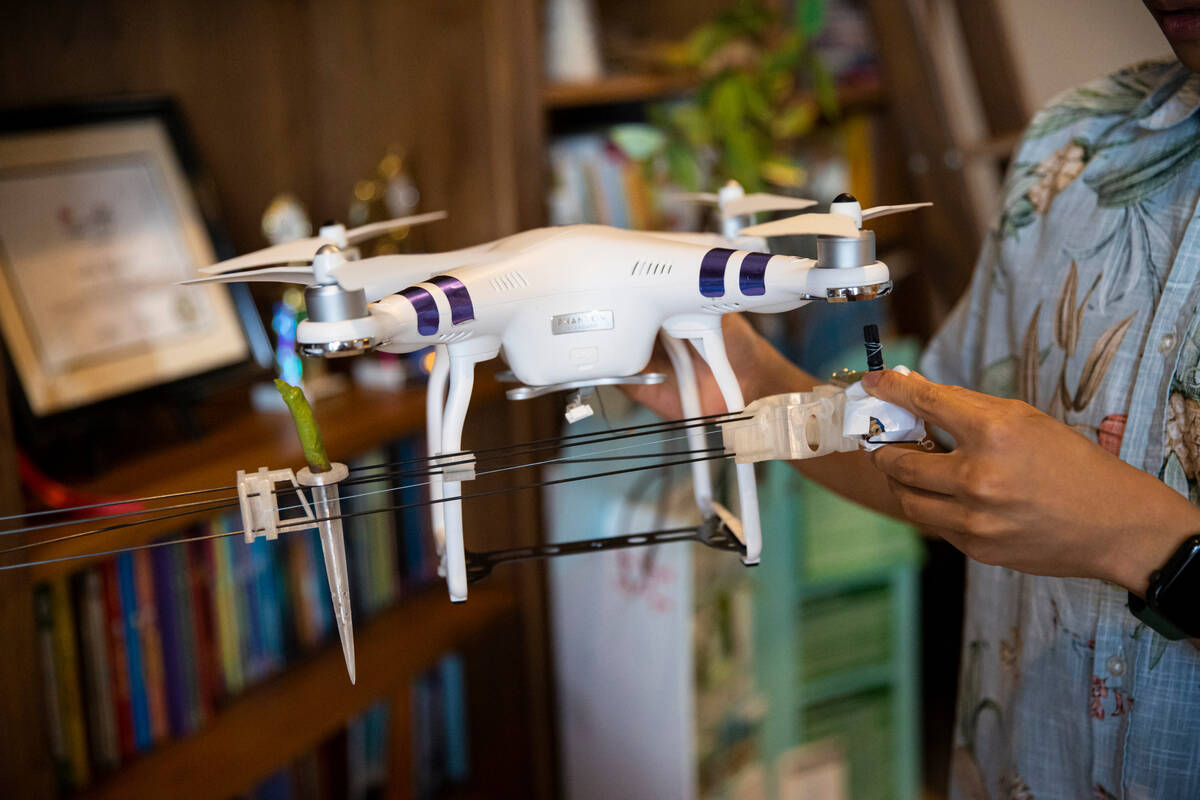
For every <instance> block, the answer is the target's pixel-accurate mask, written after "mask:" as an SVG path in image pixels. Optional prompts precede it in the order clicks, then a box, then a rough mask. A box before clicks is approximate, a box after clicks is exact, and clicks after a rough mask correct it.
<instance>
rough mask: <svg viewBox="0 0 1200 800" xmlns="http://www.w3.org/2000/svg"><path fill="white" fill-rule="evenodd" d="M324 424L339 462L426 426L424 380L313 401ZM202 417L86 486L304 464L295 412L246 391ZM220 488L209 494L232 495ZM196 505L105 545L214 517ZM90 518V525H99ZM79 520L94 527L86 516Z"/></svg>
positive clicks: (486, 383) (68, 564)
mask: <svg viewBox="0 0 1200 800" xmlns="http://www.w3.org/2000/svg"><path fill="white" fill-rule="evenodd" d="M480 372H481V374H480V376H479V380H477V381H476V389H475V394H474V396H473V398H472V400H473V402H472V406H473V409H474V413H475V414H476V415H480V416H485V417H486V416H490V415H491V414H494V413H497V408H496V403H497V401H498V400H502V397H503V395H502V390H501V388H500V385H499V384H498V383H496V382H495V381H494V380H491V379H490V378H487V377H485V376H484V375H483V374H482V372H483V371H482V370H481V371H480ZM313 411H314V414H315V416H316V418H317V424H318V425H320V426H321V433H322V436H323V438H324V440H325V445H326V447H327V448H328V450H329V456H330V458H331V459H332V460H335V461H336V460H345V459H348V458H350V457H352V456H354V455H356V454H358V453H361V452H363V451H364V450H366V449H368V448H369V447H371V446H372V445H374V444H376V443H378V442H384V441H388V440H390V439H395V438H397V437H399V436H402V435H404V434H407V433H413V432H416V431H420V430H422V429H423V427H424V424H425V386H424V384H418V385H415V386H409V387H406V388H405V389H403V390H401V391H399V392H382V391H372V390H367V389H360V388H357V387H353V388H351V389H349V390H348V391H346V392H343V393H341V394H337V395H334V396H332V397H329V398H327V399H325V400H322V401H321V402H318V403H316V404H314V406H313ZM202 413H203V416H204V418H205V419H206V420H207V421H208V432H207V433H206V434H205V435H204V436H202V437H200V438H199V439H195V440H192V441H186V442H183V443H180V444H177V445H173V446H170V447H166V448H162V449H159V450H155V451H153V452H151V453H150V454H148V455H146V456H144V457H141V458H136V459H133V460H131V461H128V462H126V463H124V464H121V465H120V466H118V467H116V468H114V469H110V470H109V471H107V472H106V473H105V474H104V475H103V476H102V477H101V478H99V479H97V480H95V481H92V482H90V483H88V484H87V485H86V486H84V487H83V488H85V489H87V490H89V491H92V492H95V493H97V494H101V495H105V496H111V497H114V498H124V497H150V496H154V495H160V494H168V493H171V492H182V491H189V490H192V489H201V488H210V487H218V486H231V485H232V484H233V482H234V479H235V476H236V475H237V471H238V470H239V469H244V470H247V471H253V470H257V469H258V468H259V467H270V468H272V469H276V468H280V467H288V466H291V467H294V468H297V469H298V468H299V467H300V466H303V464H304V456H303V453H302V452H301V449H300V441H299V438H298V437H297V436H296V429H295V425H294V424H293V422H292V418H291V416H290V415H289V414H287V413H286V412H284V411H282V410H281V411H280V412H278V413H271V412H267V413H259V412H253V411H250V410H249V404H248V403H247V402H246V400H245V398H244V397H241V396H240V395H239V396H237V397H235V398H227V399H225V400H223V401H220V402H216V403H214V404H212V405H209V406H207V407H206V408H205V409H204V410H203V412H202ZM230 494H232V491H231V492H226V493H224V494H221V493H214V494H213V495H206V496H203V497H202V498H182V499H181V500H182V501H184V502H186V501H188V500H193V499H208V498H209V497H221V496H228V495H230ZM211 513H212V512H211V511H207V512H206V511H203V510H201V511H197V512H196V513H195V514H194V515H192V516H191V517H180V518H176V519H170V520H166V521H164V522H161V523H154V524H146V525H138V526H136V527H132V528H124V529H120V530H115V531H111V532H108V533H104V534H101V536H103V537H104V549H115V548H119V547H128V546H131V545H137V544H144V543H145V542H149V541H152V540H154V539H156V538H158V537H161V536H162V535H164V534H165V533H168V532H171V531H175V530H179V529H180V528H181V527H183V526H184V525H186V524H187V523H188V521H189V520H191V519H198V518H201V517H203V516H205V515H211ZM94 525H95V523H91V524H90V526H94ZM80 526H81V527H82V528H84V529H86V528H87V527H89V523H88V522H87V520H82V521H81V522H80ZM96 549H98V548H97V546H96V545H95V544H94V543H93V542H91V541H88V537H83V538H80V539H74V540H71V541H66V542H60V543H57V544H54V545H49V546H47V547H43V548H40V549H39V550H38V558H39V559H52V558H62V557H68V556H76V555H81V554H83V553H87V552H90V551H93V550H96ZM90 561H91V559H85V558H78V559H72V560H70V561H60V562H58V563H54V564H42V565H39V566H35V567H32V568H31V569H30V570H29V572H30V576H31V578H32V579H33V580H34V582H38V581H42V580H49V579H51V578H54V577H56V576H58V575H63V574H67V573H70V572H74V571H76V570H78V569H81V568H82V567H84V566H87V564H88V563H89V562H90Z"/></svg>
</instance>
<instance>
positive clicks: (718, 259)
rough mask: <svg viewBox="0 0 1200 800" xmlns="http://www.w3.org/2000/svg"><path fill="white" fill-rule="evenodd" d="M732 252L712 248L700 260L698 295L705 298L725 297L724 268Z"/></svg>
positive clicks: (721, 248)
mask: <svg viewBox="0 0 1200 800" xmlns="http://www.w3.org/2000/svg"><path fill="white" fill-rule="evenodd" d="M731 255H733V251H732V250H730V249H729V248H728V247H714V248H713V249H712V250H709V251H708V252H707V253H705V254H704V258H702V259H700V294H702V295H704V296H705V297H723V296H724V295H725V266H726V265H727V264H728V263H729V257H730V256H731Z"/></svg>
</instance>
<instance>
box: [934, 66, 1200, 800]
mask: <svg viewBox="0 0 1200 800" xmlns="http://www.w3.org/2000/svg"><path fill="white" fill-rule="evenodd" d="M1198 107H1200V75H1195V74H1193V73H1191V72H1189V71H1188V70H1187V69H1186V68H1185V67H1183V66H1182V65H1181V64H1179V63H1178V62H1177V61H1168V62H1153V63H1146V64H1139V65H1136V66H1133V67H1129V68H1127V69H1124V70H1122V71H1120V72H1117V73H1115V74H1113V75H1111V76H1109V77H1107V78H1105V79H1103V80H1100V81H1097V82H1094V83H1091V84H1087V85H1085V86H1082V87H1080V88H1078V89H1074V90H1072V91H1069V92H1067V93H1065V94H1063V95H1061V96H1060V97H1058V98H1057V99H1055V100H1054V101H1053V102H1052V103H1051V104H1050V105H1049V106H1048V107H1047V108H1045V109H1044V110H1042V111H1041V112H1039V113H1038V114H1037V115H1036V116H1035V117H1034V119H1033V121H1032V123H1031V125H1030V128H1029V130H1028V131H1027V133H1026V135H1025V138H1024V140H1023V142H1022V144H1021V145H1020V147H1019V148H1018V150H1017V152H1016V155H1015V160H1014V163H1013V165H1012V168H1011V169H1010V172H1009V176H1008V179H1007V181H1006V186H1005V198H1004V208H1003V210H1002V212H1001V214H1000V218H999V221H998V224H997V225H996V227H995V228H994V229H993V230H992V231H991V232H990V233H989V235H988V236H987V240H986V242H985V244H984V247H983V252H982V254H981V255H980V259H979V262H978V265H977V267H976V272H975V276H974V278H973V281H972V284H971V288H970V290H969V291H968V293H967V294H966V296H964V297H963V299H962V300H961V301H960V302H959V304H958V306H957V307H956V308H955V310H954V312H953V314H952V315H951V317H950V319H949V321H948V322H947V324H946V326H945V328H944V329H943V330H942V331H941V332H940V333H939V334H938V335H937V337H935V339H934V341H933V342H932V343H931V345H930V348H929V350H928V351H927V353H926V355H925V358H924V360H923V363H922V368H923V371H924V372H925V374H926V375H928V376H929V377H930V378H932V379H934V380H938V381H941V382H944V383H953V384H958V385H961V386H966V387H969V388H971V389H975V390H978V391H983V392H988V393H990V394H993V395H999V396H1007V397H1018V398H1020V399H1022V400H1025V401H1026V402H1028V403H1031V404H1033V405H1035V406H1037V407H1038V408H1040V409H1042V410H1043V411H1045V412H1046V413H1048V414H1051V415H1052V416H1054V417H1057V418H1058V419H1060V420H1062V421H1063V422H1065V423H1067V424H1068V425H1071V426H1073V427H1074V428H1075V429H1076V430H1078V431H1080V432H1082V433H1084V434H1085V435H1087V436H1090V437H1093V438H1095V439H1096V440H1097V441H1098V442H1099V443H1100V444H1101V445H1102V446H1103V447H1105V448H1106V449H1108V450H1109V451H1111V452H1113V453H1116V454H1118V455H1119V456H1120V457H1121V458H1122V459H1123V460H1125V461H1126V462H1128V463H1129V464H1132V465H1134V466H1136V467H1138V468H1140V469H1143V470H1146V471H1147V472H1151V473H1153V474H1155V475H1157V476H1159V477H1160V478H1161V479H1162V480H1163V481H1165V482H1166V483H1167V484H1169V485H1170V486H1171V487H1172V488H1174V489H1176V490H1177V491H1179V492H1181V493H1182V494H1184V495H1187V496H1188V497H1190V498H1191V499H1192V501H1193V502H1200V484H1198V481H1197V476H1198V473H1200V402H1198V401H1200V325H1197V324H1196V323H1197V318H1198V315H1197V313H1196V312H1197V310H1198V303H1200V205H1198V201H1200V113H1197V108H1198ZM1062 468H1063V469H1064V470H1069V469H1071V465H1070V464H1066V463H1064V464H1063V465H1062ZM968 569H969V573H968V589H967V613H966V622H965V626H964V645H963V665H962V673H961V678H960V689H959V702H958V706H959V707H958V714H957V726H956V728H957V729H956V731H955V750H954V754H953V761H952V776H953V777H952V787H951V794H952V797H955V798H963V799H964V800H976V799H977V798H990V800H997V799H998V798H1033V797H1036V798H1096V799H1097V800H1104V799H1106V798H1129V799H1130V800H1141V799H1142V798H1163V800H1168V799H1169V800H1178V799H1180V798H1200V651H1197V649H1196V648H1195V647H1193V646H1192V645H1191V644H1190V643H1188V642H1186V641H1184V642H1169V641H1167V640H1166V639H1164V638H1163V637H1162V636H1160V635H1158V634H1157V633H1155V632H1154V631H1153V630H1151V629H1149V628H1147V627H1146V626H1144V625H1142V624H1141V623H1139V622H1138V620H1137V619H1136V618H1135V617H1134V616H1133V615H1132V614H1130V613H1129V610H1128V608H1127V607H1126V593H1125V591H1124V590H1123V589H1120V588H1118V587H1116V586H1112V585H1109V584H1106V583H1104V582H1102V581H1096V580H1082V579H1070V578H1047V577H1037V576H1032V575H1024V574H1021V573H1018V572H1014V571H1013V570H1009V569H1004V568H1001V567H993V566H985V565H982V564H978V563H974V562H972V563H970V566H969V568H968Z"/></svg>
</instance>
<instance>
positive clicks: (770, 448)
mask: <svg viewBox="0 0 1200 800" xmlns="http://www.w3.org/2000/svg"><path fill="white" fill-rule="evenodd" d="M845 406H846V394H845V393H844V392H843V391H842V390H841V389H838V388H837V387H835V386H829V385H822V386H816V387H814V388H813V390H812V391H811V392H792V393H790V394H776V395H771V396H770V397H763V398H760V399H758V400H755V401H754V402H753V403H751V404H750V405H748V406H746V408H745V410H744V411H743V412H742V413H741V415H740V416H749V417H750V419H743V420H738V421H736V422H726V423H723V424H722V425H721V436H722V439H723V440H724V444H725V449H726V450H727V451H730V452H732V453H733V460H734V461H735V462H737V463H738V464H753V463H755V462H757V461H768V460H773V459H784V460H788V461H791V460H794V459H799V458H815V457H816V456H823V455H827V454H829V453H848V452H851V451H853V450H857V449H858V441H856V440H854V439H850V438H847V437H846V436H844V435H843V433H842V416H843V412H844V410H845Z"/></svg>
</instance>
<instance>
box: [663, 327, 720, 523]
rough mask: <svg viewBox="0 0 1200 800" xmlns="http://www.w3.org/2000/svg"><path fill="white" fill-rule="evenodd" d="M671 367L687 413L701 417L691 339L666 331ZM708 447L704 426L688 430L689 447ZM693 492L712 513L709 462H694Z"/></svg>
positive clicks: (664, 342) (700, 504)
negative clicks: (687, 339) (684, 339)
mask: <svg viewBox="0 0 1200 800" xmlns="http://www.w3.org/2000/svg"><path fill="white" fill-rule="evenodd" d="M660 338H661V339H662V343H663V347H664V348H665V349H666V351H667V357H668V358H669V359H670V360H671V366H672V368H674V370H675V380H676V382H677V383H678V384H679V401H680V405H681V406H682V408H683V416H684V417H685V418H687V419H690V418H692V417H698V416H700V415H701V414H702V413H703V411H702V410H701V407H700V388H699V385H698V384H697V383H696V370H695V368H694V367H693V366H692V357H691V354H690V353H689V352H688V346H687V342H685V341H683V340H682V339H677V338H675V337H674V336H672V335H671V334H669V333H667V332H666V331H663V332H662V335H661V337H660ZM704 446H705V435H704V431H703V429H701V428H698V427H697V428H689V429H688V447H689V448H690V449H692V450H701V449H703V448H704ZM692 491H693V492H694V493H695V496H696V505H697V506H698V507H699V508H700V512H701V513H702V514H704V515H706V516H707V515H708V514H711V513H712V499H713V498H712V494H713V492H712V470H711V469H710V468H709V463H708V462H707V461H693V462H692Z"/></svg>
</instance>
